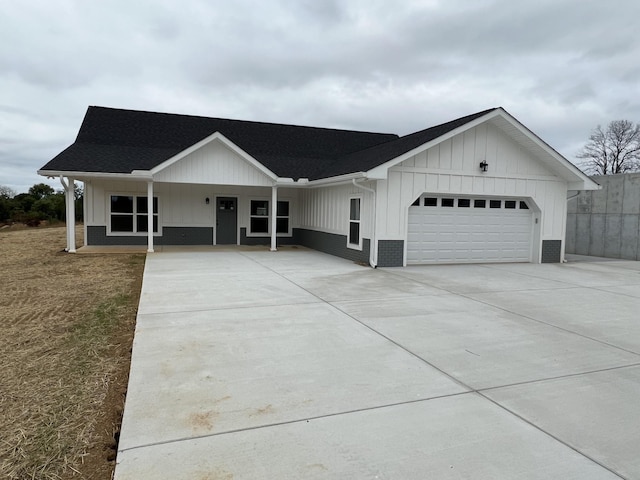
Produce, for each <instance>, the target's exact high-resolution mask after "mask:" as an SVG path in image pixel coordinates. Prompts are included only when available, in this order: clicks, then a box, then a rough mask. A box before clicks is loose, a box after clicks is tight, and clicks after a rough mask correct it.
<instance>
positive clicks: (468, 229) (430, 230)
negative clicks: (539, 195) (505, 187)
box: [407, 201, 533, 264]
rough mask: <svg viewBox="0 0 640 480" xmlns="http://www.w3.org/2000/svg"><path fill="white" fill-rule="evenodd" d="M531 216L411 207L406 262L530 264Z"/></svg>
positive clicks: (525, 211)
mask: <svg viewBox="0 0 640 480" xmlns="http://www.w3.org/2000/svg"><path fill="white" fill-rule="evenodd" d="M488 204H489V202H488V201H487V205H488ZM438 205H440V202H438ZM456 205H457V202H456ZM532 215H533V212H531V210H528V209H504V208H499V209H498V208H496V209H490V208H486V209H483V208H467V207H460V208H459V207H441V206H437V207H431V206H430V207H410V208H409V219H408V227H409V232H408V241H407V263H409V264H423V263H481V262H528V261H530V256H531V253H530V252H531V238H532V233H533V222H532Z"/></svg>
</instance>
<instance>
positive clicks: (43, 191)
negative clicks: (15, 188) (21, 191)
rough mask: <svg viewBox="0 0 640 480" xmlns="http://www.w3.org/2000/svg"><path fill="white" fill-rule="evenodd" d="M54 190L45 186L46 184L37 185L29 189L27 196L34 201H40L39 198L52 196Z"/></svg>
mask: <svg viewBox="0 0 640 480" xmlns="http://www.w3.org/2000/svg"><path fill="white" fill-rule="evenodd" d="M54 193H55V190H54V189H53V187H51V186H49V185H47V184H46V183H38V184H36V185H34V186H33V187H31V188H30V189H29V195H31V196H32V197H34V198H35V199H36V200H40V199H41V198H45V197H48V196H50V195H53V194H54Z"/></svg>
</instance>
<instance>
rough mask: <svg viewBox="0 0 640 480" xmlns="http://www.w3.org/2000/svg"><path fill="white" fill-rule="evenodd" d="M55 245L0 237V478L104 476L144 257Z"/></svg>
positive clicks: (58, 237)
mask: <svg viewBox="0 0 640 480" xmlns="http://www.w3.org/2000/svg"><path fill="white" fill-rule="evenodd" d="M77 236H78V239H79V240H80V238H81V227H80V226H79V227H78V230H77ZM78 243H79V244H80V241H79V242H78ZM64 246H65V230H64V228H63V227H57V228H34V229H23V230H20V229H13V228H12V229H4V230H2V231H0V285H1V287H0V292H1V295H0V328H2V335H0V371H2V387H1V388H0V477H1V478H7V479H22V478H34V479H65V478H81V479H85V478H86V479H97V480H102V479H104V480H108V479H111V478H112V474H113V469H114V466H115V451H116V444H117V440H118V432H119V428H120V427H119V425H120V420H121V417H122V410H123V405H124V396H125V394H126V387H127V380H128V373H129V364H130V356H131V344H132V339H133V331H134V327H135V317H136V309H137V305H138V299H139V295H140V286H141V280H142V271H143V268H144V259H145V256H144V255H141V254H123V255H73V254H67V253H65V252H64V251H63V249H64Z"/></svg>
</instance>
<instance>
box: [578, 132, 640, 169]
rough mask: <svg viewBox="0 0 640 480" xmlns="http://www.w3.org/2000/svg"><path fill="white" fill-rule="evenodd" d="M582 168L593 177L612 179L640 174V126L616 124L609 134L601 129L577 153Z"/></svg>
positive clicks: (592, 133) (592, 134) (593, 133)
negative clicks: (615, 176) (617, 174)
mask: <svg viewBox="0 0 640 480" xmlns="http://www.w3.org/2000/svg"><path fill="white" fill-rule="evenodd" d="M577 157H578V158H580V159H582V162H580V163H579V166H580V167H581V168H582V169H583V170H584V171H585V172H586V173H588V174H590V175H611V174H614V173H626V172H634V171H638V170H640V124H636V125H634V124H633V122H630V121H629V120H614V121H613V122H611V123H609V125H608V126H607V129H606V130H603V129H602V127H601V126H600V125H598V127H597V128H596V129H595V130H593V131H592V132H591V136H589V141H588V142H587V144H586V145H585V146H584V148H583V149H582V150H581V151H580V152H579V153H578V155H577Z"/></svg>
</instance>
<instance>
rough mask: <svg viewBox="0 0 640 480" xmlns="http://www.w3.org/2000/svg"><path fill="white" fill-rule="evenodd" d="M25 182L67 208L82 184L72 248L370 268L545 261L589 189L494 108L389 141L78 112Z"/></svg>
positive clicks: (555, 253)
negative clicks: (331, 258) (291, 253)
mask: <svg viewBox="0 0 640 480" xmlns="http://www.w3.org/2000/svg"><path fill="white" fill-rule="evenodd" d="M38 173H39V174H40V175H44V176H48V177H60V180H61V181H62V183H63V185H65V188H66V190H67V198H68V199H72V198H73V197H72V195H73V185H74V182H75V181H82V182H84V185H85V195H84V202H85V203H84V229H85V232H84V243H85V245H146V246H147V250H148V251H149V252H153V249H154V245H221V244H233V245H236V244H237V245H255V244H265V245H270V246H271V249H272V250H276V249H277V246H278V245H285V244H297V245H304V246H307V247H310V248H314V249H317V250H320V251H323V252H327V253H330V254H333V255H338V256H341V257H345V258H348V259H352V260H354V261H361V262H367V263H369V264H370V265H372V266H404V265H409V264H432V263H474V262H533V263H540V262H561V261H562V260H563V258H564V237H565V220H566V215H567V196H568V191H577V190H591V189H597V185H596V184H595V183H594V182H593V181H592V180H590V179H589V178H588V177H587V176H585V175H584V174H583V173H582V172H581V171H580V170H579V169H578V168H576V167H575V166H573V165H572V164H571V163H570V162H569V161H567V160H566V159H565V158H564V157H562V156H561V155H560V154H559V153H558V152H556V151H555V150H554V149H553V148H551V147H550V146H549V145H547V144H546V143H545V142H544V141H542V140H541V139H540V138H538V137H537V136H536V135H535V134H534V133H532V132H531V131H530V130H528V129H527V128H526V127H525V126H524V125H522V124H521V123H520V122H519V121H518V120H516V119H515V118H514V117H512V116H511V115H510V114H509V113H507V112H506V111H505V110H504V109H502V108H492V109H489V110H485V111H482V112H478V113H474V114H472V115H468V116H465V117H462V118H458V119H456V120H453V121H450V122H447V123H444V124H442V125H437V126H435V127H431V128H428V129H426V130H422V131H419V132H416V133H413V134H411V135H406V136H403V137H399V136H397V135H394V134H386V133H369V132H358V131H348V130H337V129H327V128H315V127H302V126H293V125H281V124H273V123H260V122H249V121H239V120H229V119H219V118H206V117H197V116H188V115H175V114H165V113H153V112H143V111H132V110H121V109H112V108H104V107H89V109H88V110H87V113H86V115H85V118H84V121H83V122H82V126H81V127H80V132H79V133H78V136H77V138H76V141H75V142H74V143H73V144H72V145H71V146H69V147H68V148H67V149H66V150H64V151H63V152H61V153H60V154H59V155H57V156H56V157H55V158H54V159H52V160H51V161H50V162H49V163H47V164H46V165H45V166H44V167H42V169H41V170H39V171H38ZM67 203H68V207H67V208H68V213H69V214H68V215H67V218H68V219H70V221H69V222H68V227H67V230H68V250H69V251H70V252H73V251H75V247H76V246H75V239H74V237H73V228H74V225H73V218H74V215H73V202H72V201H69V202H67Z"/></svg>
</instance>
